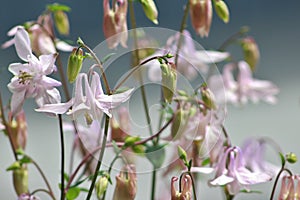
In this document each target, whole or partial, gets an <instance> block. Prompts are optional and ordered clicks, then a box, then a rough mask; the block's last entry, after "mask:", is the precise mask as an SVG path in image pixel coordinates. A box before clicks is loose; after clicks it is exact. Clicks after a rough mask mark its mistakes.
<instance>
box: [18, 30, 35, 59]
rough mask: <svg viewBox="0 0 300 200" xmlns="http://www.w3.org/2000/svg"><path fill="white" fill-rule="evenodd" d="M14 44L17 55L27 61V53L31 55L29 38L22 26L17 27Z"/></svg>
mask: <svg viewBox="0 0 300 200" xmlns="http://www.w3.org/2000/svg"><path fill="white" fill-rule="evenodd" d="M14 39H15V46H16V51H17V54H18V56H19V57H20V58H21V59H22V60H24V61H28V55H31V54H32V52H31V46H30V39H29V35H28V33H27V31H25V29H24V28H18V31H17V33H16V35H15V38H14Z"/></svg>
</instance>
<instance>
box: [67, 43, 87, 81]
mask: <svg viewBox="0 0 300 200" xmlns="http://www.w3.org/2000/svg"><path fill="white" fill-rule="evenodd" d="M83 58H84V56H83V51H82V49H81V48H74V49H73V51H72V53H71V55H70V56H69V60H68V68H67V75H68V80H69V82H70V83H73V82H74V81H75V80H76V78H77V75H78V74H79V72H80V70H81V67H82V62H83Z"/></svg>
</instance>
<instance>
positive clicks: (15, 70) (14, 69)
mask: <svg viewBox="0 0 300 200" xmlns="http://www.w3.org/2000/svg"><path fill="white" fill-rule="evenodd" d="M27 67H28V64H22V63H12V64H10V65H9V66H8V71H10V72H11V73H12V74H13V75H18V74H19V73H20V72H21V71H26V69H27Z"/></svg>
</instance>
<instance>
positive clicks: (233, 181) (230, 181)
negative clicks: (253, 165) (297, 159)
mask: <svg viewBox="0 0 300 200" xmlns="http://www.w3.org/2000/svg"><path fill="white" fill-rule="evenodd" d="M252 161H253V160H252ZM253 162H254V161H253ZM271 178H272V177H270V175H269V174H266V173H264V172H260V171H250V170H249V169H247V168H246V165H245V158H244V156H243V152H242V150H241V149H240V148H239V147H229V148H227V150H226V151H225V152H224V154H223V155H222V156H220V159H219V162H218V164H217V166H216V176H215V178H214V179H213V180H212V181H210V184H211V185H213V186H225V185H226V186H227V189H228V191H229V193H230V194H231V195H235V194H237V193H238V192H239V191H240V189H241V188H244V189H248V187H249V186H250V185H253V184H257V183H263V182H267V181H270V180H271Z"/></svg>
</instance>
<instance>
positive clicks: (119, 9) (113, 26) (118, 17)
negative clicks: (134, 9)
mask: <svg viewBox="0 0 300 200" xmlns="http://www.w3.org/2000/svg"><path fill="white" fill-rule="evenodd" d="M114 2H115V5H113V7H114V10H113V9H111V8H110V5H109V0H103V9H104V17H103V32H104V36H105V38H106V42H107V45H108V47H109V48H111V49H112V48H115V47H117V46H118V44H119V43H121V45H122V46H123V47H127V44H126V43H127V39H128V32H127V20H126V16H127V0H117V1H114Z"/></svg>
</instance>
